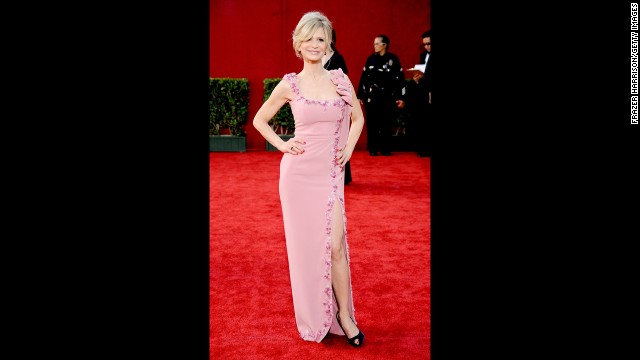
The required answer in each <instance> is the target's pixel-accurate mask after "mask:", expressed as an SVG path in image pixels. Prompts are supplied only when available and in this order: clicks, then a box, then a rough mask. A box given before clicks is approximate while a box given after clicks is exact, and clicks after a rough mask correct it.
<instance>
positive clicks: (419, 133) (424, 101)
mask: <svg viewBox="0 0 640 360" xmlns="http://www.w3.org/2000/svg"><path fill="white" fill-rule="evenodd" d="M422 44H423V46H424V48H425V51H423V52H422V53H421V54H420V64H425V71H424V73H420V72H416V73H415V74H414V75H413V80H412V81H409V83H408V85H407V95H406V100H407V104H406V110H407V113H408V115H409V124H410V128H409V129H408V130H409V133H410V134H411V138H412V139H413V141H412V142H413V146H414V150H415V151H416V152H417V154H418V156H420V157H424V156H431V146H432V143H433V134H432V131H431V130H432V126H431V122H432V116H431V90H432V78H431V32H430V31H426V32H424V33H423V34H422Z"/></svg>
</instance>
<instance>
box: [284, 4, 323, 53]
mask: <svg viewBox="0 0 640 360" xmlns="http://www.w3.org/2000/svg"><path fill="white" fill-rule="evenodd" d="M319 28H322V29H323V30H324V33H325V41H326V42H327V47H331V36H332V32H333V28H332V27H331V21H329V19H327V17H326V16H324V14H323V13H321V12H318V11H310V12H308V13H306V14H304V15H302V18H301V19H300V21H299V22H298V25H296V29H295V30H294V31H293V51H295V53H296V56H297V57H300V53H299V52H298V48H299V47H300V44H302V43H303V42H305V41H308V40H309V39H311V38H312V37H313V33H315V32H316V30H318V29H319Z"/></svg>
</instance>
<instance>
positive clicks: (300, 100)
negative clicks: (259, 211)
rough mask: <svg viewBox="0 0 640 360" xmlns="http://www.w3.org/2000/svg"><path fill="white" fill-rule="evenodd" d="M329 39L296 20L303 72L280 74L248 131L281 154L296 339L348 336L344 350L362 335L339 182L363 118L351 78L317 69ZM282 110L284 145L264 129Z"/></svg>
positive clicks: (320, 20)
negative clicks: (286, 124) (289, 120)
mask: <svg viewBox="0 0 640 360" xmlns="http://www.w3.org/2000/svg"><path fill="white" fill-rule="evenodd" d="M331 36H332V27H331V22H330V21H329V19H327V17H326V16H324V15H323V14H322V13H320V12H315V11H314V12H308V13H306V14H304V16H302V18H301V19H300V21H299V22H298V25H297V26H296V28H295V30H294V32H293V49H294V51H295V54H296V56H297V57H298V58H299V59H301V60H302V65H303V67H302V71H300V72H299V73H297V74H296V73H289V74H286V75H284V76H283V79H282V81H281V82H280V83H279V84H278V85H277V86H276V87H275V88H274V90H273V92H272V93H271V96H270V97H269V99H268V100H267V101H266V102H265V103H264V104H263V105H262V107H261V108H260V110H259V111H258V112H257V114H256V116H255V118H254V119H253V125H254V126H255V128H256V129H257V130H258V131H259V132H260V133H261V134H262V136H264V138H265V139H266V140H267V141H269V142H270V143H271V144H272V145H273V146H275V147H276V148H277V149H279V150H280V151H281V152H283V153H284V154H283V156H282V160H281V162H280V182H279V191H280V203H281V206H282V214H283V221H284V231H285V237H286V245H287V257H288V260H289V270H290V279H291V292H292V295H293V307H294V311H295V319H296V324H297V327H298V331H299V332H300V336H301V337H302V338H303V339H304V340H307V341H315V342H320V341H322V339H323V338H324V337H325V336H326V335H327V334H328V333H329V332H330V333H332V334H336V335H346V338H347V340H348V342H349V344H351V345H352V346H355V347H359V346H362V343H363V340H364V335H363V333H362V332H361V331H360V329H359V328H358V326H357V324H356V318H355V315H354V311H355V309H354V306H353V297H352V293H351V273H350V270H349V261H350V259H349V248H348V245H347V228H346V224H347V219H346V212H345V207H344V179H343V176H344V166H345V164H346V162H347V161H349V159H350V158H351V154H352V153H353V150H354V148H355V146H356V143H357V141H358V138H359V137H360V133H361V132H362V128H363V125H364V116H363V114H362V109H361V108H360V104H359V102H358V99H357V98H356V94H355V91H354V89H353V86H352V83H351V81H350V80H349V78H348V77H347V76H346V75H345V74H344V73H343V72H342V70H339V69H338V70H331V71H329V70H326V69H325V68H324V67H323V63H322V57H323V56H324V55H325V53H326V52H327V50H328V49H330V45H331ZM286 104H289V106H291V110H292V113H293V116H294V119H295V129H296V130H295V136H294V137H293V138H291V139H289V140H288V141H284V140H282V139H281V138H280V137H279V136H278V135H277V134H276V133H275V132H274V131H273V130H272V129H271V127H270V126H269V120H271V118H273V116H274V115H275V114H276V113H277V111H278V110H279V109H280V108H281V107H282V106H285V105H286Z"/></svg>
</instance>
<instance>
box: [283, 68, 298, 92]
mask: <svg viewBox="0 0 640 360" xmlns="http://www.w3.org/2000/svg"><path fill="white" fill-rule="evenodd" d="M282 79H283V80H285V81H286V82H288V83H289V85H290V86H291V90H293V92H294V93H295V94H296V95H300V90H298V84H297V83H296V73H288V74H285V75H284V76H283V77H282Z"/></svg>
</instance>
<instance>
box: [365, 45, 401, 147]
mask: <svg viewBox="0 0 640 360" xmlns="http://www.w3.org/2000/svg"><path fill="white" fill-rule="evenodd" d="M389 45H390V40H389V37H387V36H386V35H383V34H382V35H378V36H376V37H375V38H374V39H373V51H374V53H373V54H372V55H370V56H369V57H368V58H367V61H366V62H365V65H364V68H363V69H362V75H361V76H360V84H359V86H358V99H359V100H360V102H361V103H363V104H364V107H365V113H366V125H367V147H368V148H369V155H371V156H377V155H378V152H381V153H382V155H383V156H389V155H391V144H390V143H391V132H392V127H393V121H394V120H395V118H396V116H397V109H396V108H397V107H398V108H402V107H403V106H404V99H403V98H404V92H405V79H404V74H403V72H402V65H400V59H399V58H398V56H397V55H395V54H392V53H390V52H389Z"/></svg>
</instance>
